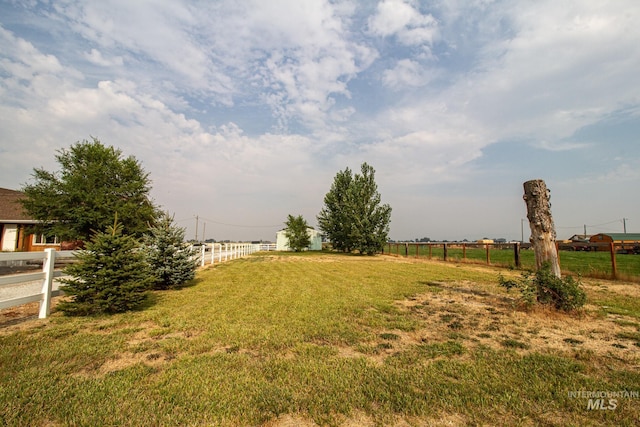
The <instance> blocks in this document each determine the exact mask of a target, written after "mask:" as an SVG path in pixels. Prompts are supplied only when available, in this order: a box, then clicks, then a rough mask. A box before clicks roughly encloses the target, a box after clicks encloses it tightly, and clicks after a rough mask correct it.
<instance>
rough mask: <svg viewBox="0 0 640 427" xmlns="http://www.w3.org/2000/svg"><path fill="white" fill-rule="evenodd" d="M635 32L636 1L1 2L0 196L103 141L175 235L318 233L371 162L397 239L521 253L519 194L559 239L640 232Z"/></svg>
mask: <svg viewBox="0 0 640 427" xmlns="http://www.w3.org/2000/svg"><path fill="white" fill-rule="evenodd" d="M638 22H640V3H638V2H637V1H635V0H629V1H623V0H620V1H615V2H604V1H588V0H579V1H561V2H558V1H536V2H531V1H528V0H523V1H517V0H512V1H490V0H477V1H452V0H447V1H444V0H442V1H411V0H384V1H379V2H374V1H323V0H304V1H300V0H273V1H268V2H266V1H261V0H256V1H242V2H238V1H235V0H219V1H204V0H203V1H179V0H154V1H142V0H136V1H130V0H103V1H100V2H95V1H74V0H60V1H38V0H30V1H6V0H5V1H2V2H0V161H1V163H2V168H1V169H0V186H1V187H6V188H13V189H19V188H21V187H22V185H24V184H25V183H28V182H30V179H31V174H32V172H33V169H34V168H35V167H44V168H45V169H48V170H51V171H53V170H56V169H57V164H56V163H55V159H54V156H55V154H56V150H59V149H62V148H67V147H69V146H70V145H71V144H73V143H74V142H76V141H79V140H83V139H89V138H90V136H95V137H97V138H98V139H100V140H101V141H102V142H103V143H104V144H107V145H113V146H115V147H118V148H120V149H121V150H122V151H123V153H124V154H125V155H133V156H135V157H136V158H137V159H138V160H139V161H140V162H141V163H142V164H143V166H144V168H145V170H146V171H147V172H149V173H150V178H151V180H152V182H153V184H152V185H153V191H152V197H153V198H154V200H155V201H156V203H158V204H159V205H161V206H162V207H163V208H164V209H165V210H168V211H169V212H171V213H174V214H175V218H176V220H177V221H178V223H179V225H181V226H183V227H186V228H187V237H195V226H196V219H195V217H196V216H198V217H199V221H198V226H199V227H198V231H199V236H198V237H199V238H201V237H202V232H203V230H204V231H205V232H206V237H207V238H215V239H242V240H248V239H252V240H253V239H265V240H274V239H275V233H276V231H277V230H278V229H280V228H281V227H282V224H283V222H284V221H285V220H286V217H287V215H288V214H293V215H303V216H304V217H305V219H307V221H308V222H309V223H310V224H311V225H312V226H315V225H316V215H317V214H318V212H319V211H320V209H321V208H322V205H323V197H324V195H325V194H326V192H327V191H328V190H329V188H330V186H331V183H332V181H333V177H334V176H335V174H336V173H337V172H338V171H340V170H343V169H344V168H345V167H350V168H351V169H352V170H359V166H360V164H361V163H362V162H368V163H369V164H371V165H372V166H373V167H374V168H375V170H376V181H377V183H378V187H379V191H380V193H381V195H382V200H383V202H385V203H389V204H390V205H391V206H392V208H393V212H392V218H391V220H392V221H391V233H390V237H391V238H393V239H414V238H420V237H430V238H432V239H448V240H456V239H464V238H466V239H470V240H475V239H479V238H483V237H489V238H493V237H504V238H507V239H517V240H519V239H520V237H521V220H522V219H523V218H526V207H525V205H524V202H523V201H522V183H523V182H524V181H527V180H529V179H544V180H545V181H546V183H547V186H548V187H549V188H550V189H551V197H552V199H551V201H552V213H553V215H554V220H555V224H556V228H557V232H558V237H559V238H568V237H569V236H571V235H573V234H576V233H581V232H582V231H583V228H584V226H585V225H586V226H587V232H588V233H597V232H622V230H623V218H626V224H627V231H629V232H640V197H639V196H640V191H639V190H638V188H639V187H640V141H639V135H640V73H639V70H640V47H639V46H640V26H639V25H637V23H638ZM205 224H206V225H205ZM524 234H525V240H526V239H528V235H529V233H528V228H527V225H526V221H525V230H524Z"/></svg>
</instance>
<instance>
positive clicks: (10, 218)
mask: <svg viewBox="0 0 640 427" xmlns="http://www.w3.org/2000/svg"><path fill="white" fill-rule="evenodd" d="M23 197H25V196H24V193H22V192H20V191H15V190H9V189H6V188H0V250H2V251H8V252H14V251H43V250H45V249H46V248H55V249H60V243H59V242H58V240H57V238H55V237H46V236H44V235H41V234H39V235H35V234H31V233H30V232H29V230H28V228H29V226H30V225H34V224H36V223H37V221H36V220H34V219H33V218H30V217H29V216H28V215H27V214H26V213H25V212H24V210H23V209H22V205H21V204H20V199H22V198H23Z"/></svg>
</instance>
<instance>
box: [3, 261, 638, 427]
mask: <svg viewBox="0 0 640 427" xmlns="http://www.w3.org/2000/svg"><path fill="white" fill-rule="evenodd" d="M498 272H499V271H498V270H496V269H494V268H491V267H484V266H479V265H471V264H453V263H440V262H428V261H416V260H414V259H404V258H394V257H386V256H375V257H357V256H347V255H332V254H324V253H307V254H304V255H292V254H278V255H274V254H273V253H261V254H254V255H252V256H250V257H248V258H245V259H240V260H234V261H231V262H227V263H224V264H221V265H216V266H214V267H209V268H207V269H205V270H201V271H200V272H199V273H198V275H197V279H196V280H195V281H194V282H193V283H192V284H191V285H190V286H188V287H185V288H183V289H180V290H174V291H163V292H156V293H154V294H153V298H152V299H151V301H150V302H149V304H148V306H147V307H146V308H145V309H144V310H141V311H138V312H132V313H127V314H121V315H114V316H105V317H91V318H70V317H64V316H63V315H62V314H61V313H59V312H58V313H56V312H54V314H53V315H52V316H51V317H50V318H49V319H46V320H38V319H27V320H23V321H16V320H15V319H14V318H15V316H16V313H13V314H12V313H11V312H8V311H6V310H5V311H4V312H3V313H0V424H1V425H6V426H62V425H77V426H96V425H136V426H137V425H140V426H147V425H162V426H205V425H266V426H294V425H303V426H311V425H344V426H356V425H478V424H484V425H525V426H534V425H535V426H537V425H549V426H555V425H557V426H566V425H594V426H595V425H628V426H632V425H637V423H638V420H640V399H638V398H634V397H623V398H618V399H617V402H616V408H615V409H613V410H589V409H588V404H589V402H588V401H589V399H587V398H584V397H576V394H575V393H576V392H578V391H609V392H614V391H615V392H618V391H627V392H630V393H640V371H639V369H638V366H639V357H638V354H639V352H640V291H639V288H638V285H637V284H632V283H625V282H620V281H617V282H611V281H605V280H589V281H586V282H585V286H586V290H587V293H588V297H589V304H588V306H587V307H586V308H585V310H584V311H583V312H581V313H574V314H560V313H555V312H551V311H547V310H544V309H534V310H532V311H523V310H521V309H520V308H519V306H518V304H517V303H516V301H515V295H513V294H508V293H505V291H504V290H503V289H502V288H499V286H498V285H497V276H498ZM501 272H502V273H503V274H505V275H510V274H512V275H516V272H511V271H509V270H504V269H503V270H501ZM12 319H13V320H12ZM572 393H573V394H572ZM607 403H609V402H608V401H607V402H605V405H606V404H607Z"/></svg>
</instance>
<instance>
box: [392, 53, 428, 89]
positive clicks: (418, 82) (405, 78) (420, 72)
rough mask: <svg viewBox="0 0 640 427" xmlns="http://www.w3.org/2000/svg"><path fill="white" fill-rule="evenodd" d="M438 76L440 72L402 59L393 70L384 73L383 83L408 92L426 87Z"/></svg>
mask: <svg viewBox="0 0 640 427" xmlns="http://www.w3.org/2000/svg"><path fill="white" fill-rule="evenodd" d="M438 74H439V71H438V70H436V69H433V68H427V67H426V66H424V65H422V64H420V63H419V62H417V61H413V60H411V59H401V60H400V61H398V63H397V64H396V66H395V67H394V68H393V69H388V70H385V71H384V72H383V73H382V83H383V84H384V85H385V86H388V87H391V88H395V89H399V90H406V89H407V88H408V87H420V86H424V85H426V84H428V83H429V82H430V81H431V80H432V79H433V78H435V77H436V76H437V75H438Z"/></svg>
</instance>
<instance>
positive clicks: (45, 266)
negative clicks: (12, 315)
mask: <svg viewBox="0 0 640 427" xmlns="http://www.w3.org/2000/svg"><path fill="white" fill-rule="evenodd" d="M65 258H67V259H68V258H73V251H56V250H55V249H45V250H44V251H43V252H3V253H0V262H1V263H2V264H5V263H7V264H8V263H18V264H21V263H24V262H25V261H26V262H38V263H39V262H42V271H40V272H37V273H23V274H11V275H6V276H0V309H3V308H9V307H15V306H18V305H22V304H27V303H30V302H39V303H40V311H39V313H38V317H40V318H41V319H43V318H45V317H47V316H48V315H49V314H50V312H51V298H52V297H54V296H57V295H60V294H61V293H62V291H60V290H59V289H54V279H55V278H56V277H60V276H62V271H60V270H58V271H56V270H54V266H55V262H56V260H60V259H65ZM56 285H57V283H56Z"/></svg>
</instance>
